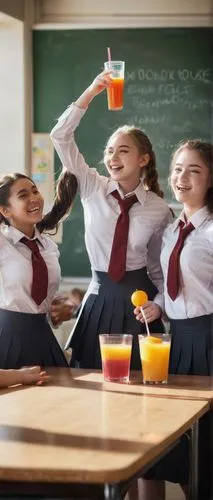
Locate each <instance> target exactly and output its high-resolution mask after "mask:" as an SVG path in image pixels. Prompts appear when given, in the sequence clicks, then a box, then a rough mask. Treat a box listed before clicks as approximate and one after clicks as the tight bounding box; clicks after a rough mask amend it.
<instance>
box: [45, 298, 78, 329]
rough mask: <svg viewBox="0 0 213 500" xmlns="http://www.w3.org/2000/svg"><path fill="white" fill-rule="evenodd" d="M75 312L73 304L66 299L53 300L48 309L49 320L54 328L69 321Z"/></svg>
mask: <svg viewBox="0 0 213 500" xmlns="http://www.w3.org/2000/svg"><path fill="white" fill-rule="evenodd" d="M74 312H75V304H74V303H72V302H71V301H70V300H69V299H68V298H67V297H59V298H56V299H54V300H53V302H52V304H51V307H50V318H51V322H52V324H53V325H54V326H58V325H60V324H61V323H63V321H69V320H70V319H71V318H72V317H73V314H74Z"/></svg>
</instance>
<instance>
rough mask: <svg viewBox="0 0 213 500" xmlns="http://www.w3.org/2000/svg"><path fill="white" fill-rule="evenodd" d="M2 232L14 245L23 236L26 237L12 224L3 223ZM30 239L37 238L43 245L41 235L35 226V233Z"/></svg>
mask: <svg viewBox="0 0 213 500" xmlns="http://www.w3.org/2000/svg"><path fill="white" fill-rule="evenodd" d="M3 232H4V236H6V238H7V239H8V240H10V241H12V243H13V244H14V245H16V243H18V242H19V241H20V240H21V239H22V238H23V237H25V238H27V236H26V234H24V233H22V232H21V231H19V230H18V229H16V228H15V227H13V226H7V225H5V227H4V231H3ZM29 239H30V238H29ZM32 240H38V241H39V243H41V245H42V246H44V243H43V239H42V235H41V233H40V232H39V230H38V229H37V228H35V234H34V236H33V238H32Z"/></svg>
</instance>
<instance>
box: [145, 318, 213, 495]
mask: <svg viewBox="0 0 213 500" xmlns="http://www.w3.org/2000/svg"><path fill="white" fill-rule="evenodd" d="M170 329H171V334H172V345H171V356H170V373H172V374H179V375H181V374H182V375H210V374H211V373H212V360H213V358H212V346H213V343H212V338H213V315H206V316H199V317H197V318H189V319H185V320H171V321H170ZM183 411H184V406H183ZM212 418H213V416H212V412H208V413H207V414H206V415H204V416H203V417H202V418H201V419H200V423H199V500H210V498H211V493H210V490H211V479H210V476H211V463H212V439H213V429H212ZM145 478H146V479H156V480H167V481H171V482H174V483H180V484H187V483H188V480H189V439H188V437H187V435H185V436H183V437H182V438H181V440H180V443H179V444H178V445H177V446H176V447H175V448H174V449H173V450H172V451H171V452H170V453H168V455H166V456H165V457H164V458H163V459H162V460H160V461H159V462H158V463H157V464H156V465H155V466H154V467H152V468H151V469H150V470H149V471H148V473H147V474H146V475H145ZM212 493H213V492H212Z"/></svg>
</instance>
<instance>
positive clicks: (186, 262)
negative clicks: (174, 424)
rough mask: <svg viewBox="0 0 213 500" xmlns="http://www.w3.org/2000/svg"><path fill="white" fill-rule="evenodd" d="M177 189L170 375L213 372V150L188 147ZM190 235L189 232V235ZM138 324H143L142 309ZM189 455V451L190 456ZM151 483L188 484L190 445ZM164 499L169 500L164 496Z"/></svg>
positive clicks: (168, 261)
mask: <svg viewBox="0 0 213 500" xmlns="http://www.w3.org/2000/svg"><path fill="white" fill-rule="evenodd" d="M170 181H171V187H172V190H173V192H174V194H175V197H176V199H177V201H179V202H180V203H182V204H183V211H182V212H181V214H180V216H179V217H178V219H177V220H176V221H175V222H174V223H173V224H172V225H169V226H168V227H167V228H166V230H165V232H164V236H163V245H162V252H161V264H162V269H163V274H164V296H165V311H166V314H167V316H168V318H169V319H170V327H171V333H172V349H171V360H170V373H176V374H186V375H211V374H212V372H213V357H212V345H213V344H212V340H213V146H212V144H210V143H207V142H203V141H200V140H190V141H187V142H185V143H183V144H182V145H181V146H180V147H179V148H178V149H177V151H176V152H175V153H174V156H173V159H172V164H171V176H170ZM184 232H185V233H184ZM135 314H136V316H137V319H139V320H142V318H141V314H140V311H139V309H138V308H136V309H135ZM211 419H212V417H211V416H210V413H209V414H207V416H206V417H203V418H202V419H201V421H200V436H201V441H200V450H199V459H200V481H199V486H200V493H199V498H200V499H204V498H205V499H210V498H212V497H211V496H210V495H211V494H210V469H209V467H210V464H211V458H210V455H211V453H212V450H211V449H209V448H208V446H209V445H210V441H211V437H210V420H211ZM184 450H185V451H184ZM146 477H147V478H149V479H151V478H155V479H158V480H160V479H167V480H170V481H173V482H179V483H181V484H182V485H185V487H184V490H185V491H186V490H187V488H186V484H187V482H188V459H187V442H186V441H185V443H184V442H183V441H182V442H181V445H180V447H179V452H178V449H176V450H175V451H174V452H171V453H170V454H169V455H168V457H166V458H165V459H163V460H162V461H161V462H160V463H158V464H157V465H156V467H154V468H153V469H152V470H151V471H150V473H148V474H147V476H146ZM143 487H144V490H145V491H144V490H143V496H142V498H144V499H145V500H148V499H152V500H155V499H158V498H159V495H158V491H159V488H158V486H157V484H156V483H153V482H152V481H151V482H150V481H145V484H144V485H143ZM160 498H164V497H163V496H160Z"/></svg>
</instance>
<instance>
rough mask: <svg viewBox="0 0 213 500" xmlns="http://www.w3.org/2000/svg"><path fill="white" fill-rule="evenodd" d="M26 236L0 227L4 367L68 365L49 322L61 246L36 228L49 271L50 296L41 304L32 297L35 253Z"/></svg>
mask: <svg viewBox="0 0 213 500" xmlns="http://www.w3.org/2000/svg"><path fill="white" fill-rule="evenodd" d="M23 237H25V238H26V236H25V235H24V234H23V233H22V232H20V231H19V230H17V229H16V228H14V227H12V226H6V225H2V226H1V230H0V290H1V292H0V368H20V367H22V366H23V365H35V364H36V365H41V366H45V367H47V366H68V365H67V362H66V359H65V356H64V354H63V352H62V350H61V348H60V346H59V344H58V342H57V341H56V339H55V337H54V335H53V332H52V330H51V328H50V325H49V323H48V312H49V310H50V306H51V303H52V300H53V298H54V297H55V296H56V292H57V290H58V288H59V282H60V267H59V263H58V256H59V252H58V248H57V245H56V244H55V243H54V242H53V241H52V240H51V238H49V237H48V236H46V235H44V234H40V233H39V231H38V230H37V229H36V230H35V235H34V238H33V240H36V242H37V245H38V247H39V250H40V254H41V256H42V257H43V259H44V261H45V263H46V266H47V271H48V288H47V296H46V298H45V299H44V300H43V301H42V303H41V304H40V305H38V304H37V303H36V302H35V301H34V300H33V298H32V297H31V288H32V279H33V268H32V252H31V250H30V249H29V248H28V247H27V246H26V245H25V244H24V243H23V242H22V241H21V240H22V238H23Z"/></svg>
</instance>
